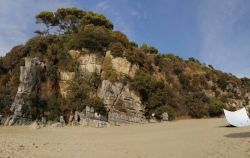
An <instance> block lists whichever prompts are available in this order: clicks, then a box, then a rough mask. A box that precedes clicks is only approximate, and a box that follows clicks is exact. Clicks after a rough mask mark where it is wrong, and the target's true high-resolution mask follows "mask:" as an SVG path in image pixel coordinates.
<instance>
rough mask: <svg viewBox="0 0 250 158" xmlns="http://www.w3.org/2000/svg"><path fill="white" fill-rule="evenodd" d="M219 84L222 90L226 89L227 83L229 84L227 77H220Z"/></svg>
mask: <svg viewBox="0 0 250 158" xmlns="http://www.w3.org/2000/svg"><path fill="white" fill-rule="evenodd" d="M217 84H218V86H219V87H220V88H221V89H222V90H226V88H227V85H228V83H227V79H226V78H224V77H222V78H219V79H218V80H217Z"/></svg>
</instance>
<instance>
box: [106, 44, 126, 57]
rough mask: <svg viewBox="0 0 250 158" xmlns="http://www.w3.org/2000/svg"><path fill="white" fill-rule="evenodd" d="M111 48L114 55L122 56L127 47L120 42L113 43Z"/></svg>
mask: <svg viewBox="0 0 250 158" xmlns="http://www.w3.org/2000/svg"><path fill="white" fill-rule="evenodd" d="M109 50H110V51H111V54H112V55H113V56H114V57H122V56H123V55H124V53H125V47H124V46H123V45H122V44H121V43H120V42H115V43H111V44H110V46H109Z"/></svg>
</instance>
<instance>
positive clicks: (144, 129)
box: [0, 118, 250, 158]
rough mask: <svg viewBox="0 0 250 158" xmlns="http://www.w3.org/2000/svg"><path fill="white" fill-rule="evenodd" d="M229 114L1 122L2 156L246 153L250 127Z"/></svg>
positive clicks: (135, 157) (243, 157)
mask: <svg viewBox="0 0 250 158" xmlns="http://www.w3.org/2000/svg"><path fill="white" fill-rule="evenodd" d="M225 125H226V121H225V119H223V118H222V119H200V120H180V121H173V122H167V123H153V124H144V125H131V126H120V127H110V128H102V129H100V128H99V129H97V128H91V127H64V128H59V127H46V128H42V129H39V130H33V129H30V128H29V127H0V158H57V157H58V158H59V157H60V158H69V157H72V158H73V157H74V158H80V157H81V158H83V157H85V158H113V157H115V158H128V157H129V158H166V157H171V158H183V157H186V158H189V157H190V158H191V157H192V158H201V157H203V158H210V157H211V158H216V157H218V158H222V157H226V158H235V157H237V158H247V157H250V128H249V127H246V128H228V127H225Z"/></svg>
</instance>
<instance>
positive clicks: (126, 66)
mask: <svg viewBox="0 0 250 158" xmlns="http://www.w3.org/2000/svg"><path fill="white" fill-rule="evenodd" d="M106 55H109V56H110V57H111V59H112V66H113V68H114V69H115V70H116V72H117V73H118V74H125V75H128V76H130V77H131V78H134V76H135V73H136V70H138V69H139V67H138V66H137V65H135V64H131V63H130V62H129V61H128V60H127V59H126V58H122V57H113V56H112V55H111V54H110V51H108V52H107V53H106Z"/></svg>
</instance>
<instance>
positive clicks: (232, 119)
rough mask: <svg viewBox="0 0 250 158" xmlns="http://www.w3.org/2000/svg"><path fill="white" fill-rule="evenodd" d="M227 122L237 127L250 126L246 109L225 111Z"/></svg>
mask: <svg viewBox="0 0 250 158" xmlns="http://www.w3.org/2000/svg"><path fill="white" fill-rule="evenodd" d="M224 113H225V116H226V119H227V122H228V123H229V124H230V125H233V126H235V127H245V126H250V119H249V117H248V115H247V111H246V109H245V108H242V109H240V110H237V111H234V112H231V111H228V110H225V109H224Z"/></svg>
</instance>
